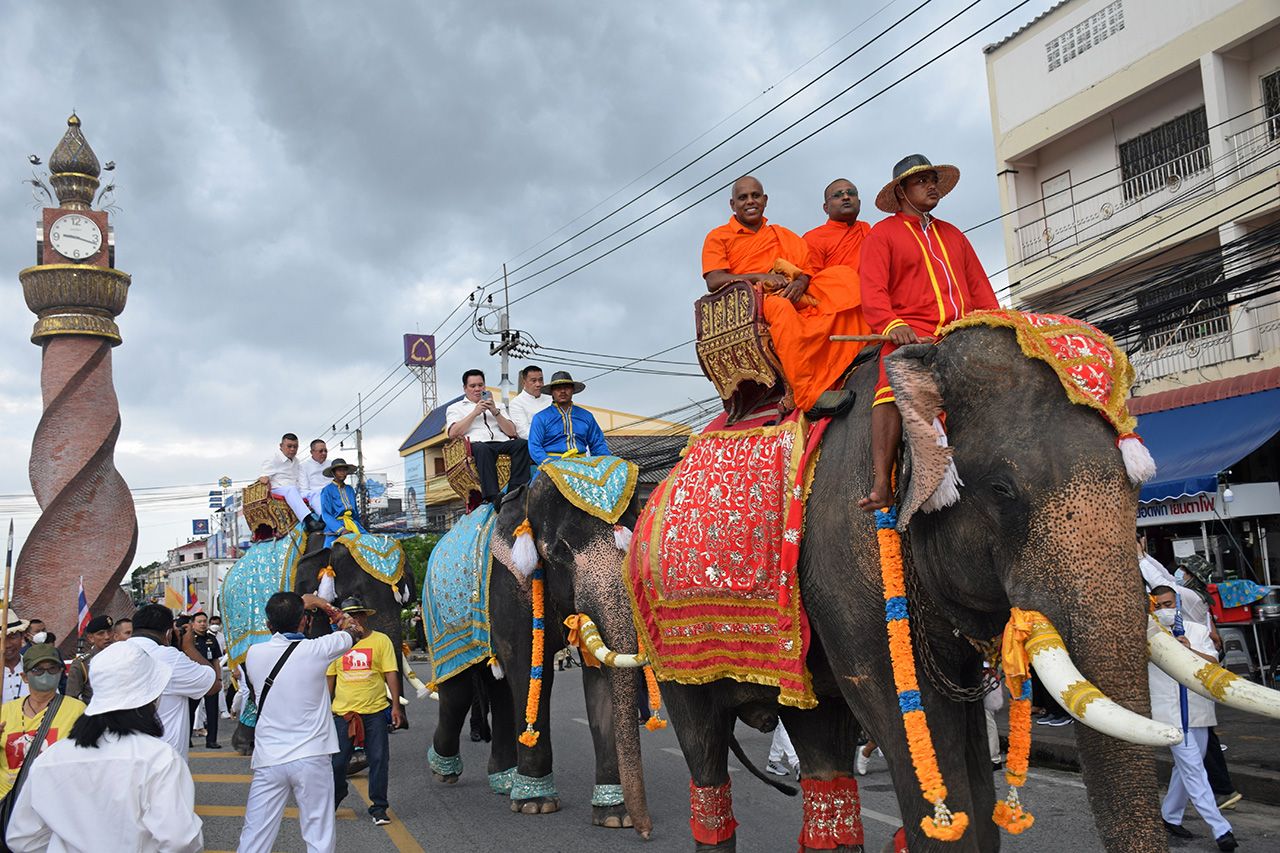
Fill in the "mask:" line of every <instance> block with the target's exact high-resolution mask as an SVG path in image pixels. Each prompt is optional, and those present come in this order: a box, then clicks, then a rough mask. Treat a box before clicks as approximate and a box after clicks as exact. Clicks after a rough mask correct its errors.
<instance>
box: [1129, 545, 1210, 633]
mask: <svg viewBox="0 0 1280 853" xmlns="http://www.w3.org/2000/svg"><path fill="white" fill-rule="evenodd" d="M1138 570H1139V571H1141V572H1142V580H1143V582H1144V583H1145V584H1146V585H1147V589H1155V588H1156V587H1158V586H1167V587H1172V588H1173V591H1174V592H1175V593H1177V594H1178V596H1179V597H1180V598H1181V599H1182V615H1183V616H1185V617H1186V618H1188V619H1192V620H1194V621H1196V622H1199V623H1200V624H1201V625H1204V626H1205V627H1206V628H1208V629H1209V630H1210V631H1212V630H1213V622H1212V618H1211V617H1210V615H1209V605H1208V604H1206V603H1205V600H1204V599H1203V598H1201V597H1200V596H1199V595H1198V594H1196V593H1195V592H1194V591H1193V590H1191V589H1188V588H1187V587H1185V586H1183V585H1182V584H1180V583H1178V582H1177V581H1176V580H1174V577H1173V575H1171V574H1169V570H1168V569H1166V568H1165V567H1164V566H1162V565H1161V564H1160V561H1159V560H1157V559H1156V558H1155V557H1153V556H1151V554H1149V553H1148V552H1147V534H1145V533H1143V532H1142V531H1141V530H1139V531H1138Z"/></svg>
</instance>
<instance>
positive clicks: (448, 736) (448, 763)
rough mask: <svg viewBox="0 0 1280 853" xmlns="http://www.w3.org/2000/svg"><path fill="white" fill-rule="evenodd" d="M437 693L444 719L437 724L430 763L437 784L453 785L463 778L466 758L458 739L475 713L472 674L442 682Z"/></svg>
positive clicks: (430, 753)
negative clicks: (468, 719) (468, 718)
mask: <svg viewBox="0 0 1280 853" xmlns="http://www.w3.org/2000/svg"><path fill="white" fill-rule="evenodd" d="M437 692H438V693H439V695H440V717H439V719H438V720H437V722H436V731H435V735H434V736H433V737H432V739H431V749H430V750H429V751H428V753H427V761H428V763H429V764H430V765H431V775H432V776H434V777H435V779H436V781H438V782H444V783H446V784H449V785H452V784H454V783H455V782H457V781H458V777H459V776H461V775H462V755H461V752H460V750H459V745H458V739H459V736H460V735H461V734H462V724H463V721H464V720H465V719H466V717H467V711H469V710H471V693H472V686H471V678H470V675H469V673H465V672H461V673H458V674H457V675H455V676H454V677H453V678H450V679H449V680H447V681H444V682H442V683H441V684H440V685H439V686H438V687H437Z"/></svg>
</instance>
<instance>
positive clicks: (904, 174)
mask: <svg viewBox="0 0 1280 853" xmlns="http://www.w3.org/2000/svg"><path fill="white" fill-rule="evenodd" d="M920 172H937V173H938V196H939V197H940V198H942V197H945V196H946V194H947V193H949V192H951V191H952V190H953V189H955V188H956V184H958V183H960V170H959V169H957V168H956V167H955V166H949V165H945V164H939V165H937V166H935V165H933V164H932V163H930V162H929V158H928V157H926V156H924V155H923V154H908V155H907V156H906V157H903V158H902V159H901V160H899V161H898V162H897V164H896V165H894V167H893V180H891V181H889V183H887V184H885V185H884V189H882V190H880V192H879V193H877V194H876V207H878V208H880V209H881V210H883V211H884V212H885V213H897V212H898V211H899V210H901V209H902V206H901V205H900V204H898V197H897V195H895V194H894V192H893V188H894V187H896V186H897V185H898V184H900V183H902V182H903V181H904V180H906V179H907V178H909V177H911V176H912V175H915V174H919V173H920Z"/></svg>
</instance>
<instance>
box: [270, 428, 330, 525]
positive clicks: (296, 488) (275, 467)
mask: <svg viewBox="0 0 1280 853" xmlns="http://www.w3.org/2000/svg"><path fill="white" fill-rule="evenodd" d="M300 465H301V463H300V462H299V461H298V437H297V436H296V435H294V434H293V433H291V432H286V433H285V434H284V435H282V436H280V447H279V449H277V450H276V452H275V453H273V454H271V458H270V459H267V460H266V461H264V462H263V463H262V476H261V477H259V478H258V482H259V483H264V484H267V485H270V486H271V494H273V495H275V496H276V497H278V498H284V501H285V503H287V504H288V505H289V509H291V510H293V514H294V515H295V516H297V519H298V521H305V520H307V519H308V518H309V517H310V516H311V515H312V512H311V507H310V506H308V505H307V501H306V499H305V498H304V497H303V496H302V488H301V483H302V469H301V467H300ZM315 517H316V521H317V522H319V519H320V514H319V513H316V514H315Z"/></svg>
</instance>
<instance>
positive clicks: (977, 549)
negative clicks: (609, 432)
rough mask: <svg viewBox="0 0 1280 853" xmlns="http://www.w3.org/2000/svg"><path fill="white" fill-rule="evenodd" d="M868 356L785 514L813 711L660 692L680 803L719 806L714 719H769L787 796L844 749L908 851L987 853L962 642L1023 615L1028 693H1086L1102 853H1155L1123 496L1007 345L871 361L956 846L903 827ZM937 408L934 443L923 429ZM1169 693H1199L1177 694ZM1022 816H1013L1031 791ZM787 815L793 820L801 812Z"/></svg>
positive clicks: (903, 758) (1056, 391)
mask: <svg viewBox="0 0 1280 853" xmlns="http://www.w3.org/2000/svg"><path fill="white" fill-rule="evenodd" d="M875 356H876V354H875V352H874V350H873V351H870V352H865V353H864V354H862V356H861V357H860V358H859V361H858V363H857V364H858V366H857V367H856V369H855V370H854V371H853V372H852V374H851V375H850V376H849V377H848V379H847V380H846V383H845V388H846V389H847V390H849V391H851V392H852V394H853V398H854V403H853V407H852V409H851V410H850V411H849V412H848V413H847V414H846V415H844V416H843V417H838V418H836V419H834V420H833V421H832V422H830V424H829V426H828V428H827V431H826V434H825V437H824V440H823V445H822V452H821V457H820V459H819V461H818V463H817V466H816V469H815V472H814V476H813V483H812V490H811V493H810V496H809V499H808V503H807V509H806V518H805V533H804V538H803V541H802V543H801V552H800V562H799V565H798V572H799V586H800V589H801V593H802V597H803V601H804V604H805V608H806V610H807V613H808V618H809V621H810V624H811V627H812V632H813V635H812V646H811V650H810V653H809V658H808V665H809V669H810V671H811V672H812V673H813V682H814V689H815V692H816V693H817V694H818V698H819V703H818V705H817V707H816V708H814V709H812V710H803V711H802V710H798V709H795V708H786V707H783V708H779V707H778V706H777V705H776V698H777V695H778V692H777V689H776V688H766V687H761V686H756V685H752V684H744V683H739V682H737V681H730V680H722V681H720V682H715V683H712V684H703V685H686V684H678V683H675V682H671V681H664V682H663V684H662V690H663V698H664V700H665V704H666V707H667V709H668V710H669V713H670V717H671V720H672V722H673V724H674V725H675V728H676V734H677V736H678V738H679V741H680V746H681V749H682V751H683V752H684V755H685V758H686V762H687V763H688V765H689V770H690V774H691V776H692V781H693V784H694V785H696V786H698V787H699V788H700V789H703V790H706V789H708V788H716V787H718V786H727V783H728V781H729V777H728V772H727V752H728V748H729V747H730V746H731V745H732V744H731V741H732V727H733V724H734V720H735V718H737V719H742V720H744V721H745V722H747V723H748V724H750V725H753V726H756V727H757V728H761V729H762V730H767V729H768V728H769V727H771V724H772V721H773V719H774V718H775V717H776V716H779V715H780V716H781V717H782V719H783V721H784V722H785V724H786V726H787V729H788V731H789V732H790V734H791V737H792V741H793V743H794V744H795V747H796V751H797V753H798V755H799V758H800V767H801V776H802V785H803V784H804V780H807V779H818V780H832V779H836V778H843V777H847V776H851V775H852V773H853V768H854V760H853V744H855V743H856V742H857V735H858V732H859V730H860V729H861V730H863V731H865V732H866V733H867V734H868V735H869V736H870V737H872V738H873V739H874V740H875V742H876V743H877V744H878V745H879V746H880V748H881V750H882V751H883V753H884V755H885V758H886V760H887V762H888V764H889V768H890V771H891V774H892V778H893V782H894V789H895V793H896V796H897V799H898V804H899V807H900V809H901V814H902V817H903V823H904V825H905V831H906V838H907V843H908V847H909V849H910V850H911V851H912V853H925V852H926V851H953V853H968V852H969V851H984V853H985V851H993V850H998V849H999V847H1000V836H999V834H998V830H997V827H996V825H995V823H994V822H993V821H992V819H991V817H990V816H991V815H992V813H993V809H994V807H995V805H996V796H995V786H994V781H993V779H992V772H991V764H990V758H989V756H988V753H987V748H986V741H985V738H986V735H985V720H984V714H983V709H982V703H981V701H980V697H981V695H982V693H983V686H982V669H981V664H982V660H983V654H982V653H981V652H980V651H979V645H981V644H980V643H979V642H978V641H986V640H990V638H993V637H997V636H999V635H1000V634H1001V632H1002V630H1003V629H1004V627H1005V625H1006V623H1007V622H1008V621H1009V618H1010V612H1011V608H1019V609H1020V610H1023V611H1038V612H1040V613H1042V614H1044V615H1045V616H1046V617H1047V618H1048V620H1049V621H1050V622H1052V624H1053V626H1054V627H1056V629H1057V631H1058V632H1059V633H1060V635H1061V640H1062V645H1063V646H1064V647H1065V649H1064V651H1063V653H1062V654H1061V655H1060V656H1058V657H1054V658H1053V659H1052V660H1050V657H1051V656H1049V655H1042V656H1036V655H1033V656H1032V664H1033V666H1034V667H1035V669H1036V672H1037V675H1038V676H1040V677H1041V678H1042V680H1043V681H1044V682H1045V684H1046V686H1048V687H1050V688H1051V689H1053V690H1054V691H1055V692H1058V691H1060V689H1062V688H1064V687H1065V686H1066V685H1067V684H1069V683H1072V682H1076V683H1079V682H1083V681H1084V679H1085V678H1087V679H1088V681H1089V682H1091V683H1092V685H1094V686H1096V688H1097V689H1098V690H1099V691H1101V694H1100V695H1097V696H1096V697H1095V699H1096V702H1095V704H1093V705H1091V706H1089V707H1088V708H1085V707H1084V706H1079V707H1077V708H1075V709H1072V708H1068V710H1069V711H1072V713H1073V715H1075V716H1076V717H1077V719H1078V720H1079V721H1081V722H1082V723H1084V725H1078V726H1076V727H1075V728H1076V733H1077V740H1078V743H1079V750H1080V755H1081V763H1082V765H1083V778H1084V782H1085V784H1086V786H1087V789H1088V796H1089V802H1090V806H1091V809H1092V811H1093V815H1094V820H1095V823H1096V826H1097V830H1098V834H1099V836H1100V838H1101V840H1102V843H1103V845H1104V846H1105V848H1106V849H1107V850H1108V851H1126V853H1153V851H1164V850H1166V849H1167V848H1166V838H1165V832H1164V829H1163V827H1162V825H1161V821H1160V814H1159V810H1158V802H1157V786H1156V776H1155V764H1154V758H1153V755H1152V752H1151V750H1150V749H1149V748H1148V747H1149V746H1151V745H1155V744H1160V743H1164V744H1168V743H1170V742H1171V741H1170V736H1171V735H1172V738H1173V739H1174V740H1176V738H1177V737H1179V736H1180V732H1177V731H1176V730H1171V728H1170V727H1164V726H1161V725H1159V724H1157V723H1154V722H1153V721H1151V720H1150V719H1145V717H1146V716H1147V715H1148V714H1149V712H1150V700H1149V696H1148V687H1147V684H1148V682H1147V663H1148V632H1149V631H1150V627H1149V626H1150V625H1151V624H1154V623H1152V621H1151V620H1150V618H1149V616H1148V604H1147V598H1146V596H1145V594H1144V591H1143V587H1142V582H1141V577H1140V575H1139V573H1138V571H1137V565H1136V563H1137V560H1136V556H1135V551H1134V529H1135V519H1136V512H1137V497H1138V495H1137V492H1138V489H1137V487H1136V486H1135V484H1134V482H1133V481H1132V480H1131V479H1130V476H1129V475H1128V473H1127V471H1126V467H1125V463H1124V459H1123V458H1122V453H1121V452H1120V450H1118V449H1117V444H1118V442H1117V432H1116V430H1115V429H1114V428H1113V427H1112V425H1111V424H1110V423H1108V422H1107V421H1106V420H1104V419H1103V418H1102V417H1101V416H1100V415H1099V414H1098V412H1097V411H1095V410H1093V409H1091V408H1090V407H1088V406H1085V405H1077V404H1076V403H1074V402H1072V401H1071V400H1070V399H1069V398H1068V396H1067V394H1066V393H1064V386H1063V384H1062V381H1061V380H1060V379H1059V377H1058V374H1056V373H1055V372H1054V370H1053V369H1052V368H1051V367H1050V366H1048V365H1047V364H1046V363H1044V362H1042V361H1039V360H1035V359H1032V358H1029V357H1027V356H1026V355H1024V353H1023V351H1022V349H1021V348H1020V346H1019V343H1018V341H1017V340H1016V339H1015V335H1014V333H1013V332H1011V331H1010V330H1009V329H1005V328H992V327H987V326H976V327H968V328H961V329H958V330H956V331H953V332H951V333H950V334H948V335H946V336H945V337H943V338H942V339H941V341H940V342H939V343H937V344H936V345H928V344H920V345H911V346H904V347H901V348H899V349H898V350H897V351H896V352H895V353H894V354H893V355H891V356H889V357H888V358H887V359H886V369H887V371H888V373H889V377H890V379H891V381H892V385H893V388H894V392H895V394H896V397H897V402H896V404H897V406H898V407H899V409H900V410H901V411H902V413H903V422H904V424H905V425H906V427H905V429H904V445H905V447H904V464H903V465H902V467H901V469H900V477H899V481H898V484H897V498H898V505H899V507H900V511H901V514H900V515H899V517H898V520H897V521H898V529H899V530H900V531H903V532H902V546H903V552H904V557H905V560H904V564H905V567H906V568H905V576H906V588H907V591H908V593H909V599H910V604H909V612H910V625H911V633H912V636H913V653H914V654H913V657H914V661H915V666H916V669H917V671H918V672H920V673H921V677H920V678H919V685H918V686H919V700H920V703H921V704H922V706H923V708H924V709H925V711H926V712H927V720H928V723H927V725H928V728H929V730H930V731H931V734H932V740H933V743H934V744H935V745H937V746H938V749H937V764H938V767H939V768H940V771H941V776H942V779H943V780H944V782H945V785H946V788H947V792H948V793H947V795H946V798H945V801H946V805H947V807H949V808H950V809H951V810H952V811H953V812H960V811H963V812H965V813H966V814H967V815H968V816H969V820H970V826H969V828H968V830H967V831H965V832H964V833H963V834H962V835H961V836H960V837H959V838H958V839H956V840H952V841H940V840H935V839H934V838H931V837H928V836H927V835H925V834H924V832H923V830H922V828H921V821H922V820H923V819H925V818H930V817H932V816H933V815H934V813H935V811H934V804H932V803H929V802H927V801H926V800H925V799H924V797H923V796H922V794H921V789H920V787H919V785H918V783H917V779H916V773H915V770H914V769H913V763H912V756H911V752H910V749H909V747H908V740H907V736H906V733H905V730H904V723H903V717H902V713H903V711H902V710H900V705H899V693H898V689H897V687H896V686H895V680H894V673H893V669H892V665H891V662H890V655H889V653H888V652H889V649H888V640H887V636H886V612H887V608H886V600H885V596H886V593H885V588H884V583H883V580H882V575H881V563H880V556H879V546H878V539H877V533H876V528H875V525H876V521H875V519H874V518H873V516H872V515H871V514H869V513H865V512H864V511H863V510H861V509H860V508H859V507H858V505H857V500H858V498H861V497H863V496H865V495H867V494H868V492H869V491H870V489H871V484H872V466H871V444H870V420H871V404H872V400H873V397H874V393H873V392H874V389H875V385H876V381H877V371H876V362H875ZM939 408H940V409H941V410H942V411H943V412H945V419H946V437H945V440H940V439H939V436H938V434H937V432H936V431H935V428H934V426H933V419H934V418H935V417H936V416H937V415H938V409H939ZM948 444H949V445H950V446H949V447H948V446H947V445H948ZM949 461H954V466H955V471H956V472H957V473H958V475H959V478H958V483H957V485H958V486H959V490H958V498H956V499H955V500H954V503H952V504H951V505H949V506H945V507H943V508H938V509H932V508H931V509H932V511H922V505H923V506H925V507H928V506H929V503H930V501H929V500H927V499H930V498H931V497H935V496H936V495H935V493H937V492H938V490H939V486H940V485H941V484H942V483H943V481H944V480H945V478H946V472H947V470H948V467H949V466H948V462H949ZM617 564H618V561H617V559H616V558H615V559H614V561H613V563H612V566H611V567H609V568H604V567H597V571H598V572H599V573H600V574H601V575H612V576H613V577H615V578H616V577H618V576H619V575H618V572H617ZM588 612H590V611H588ZM1156 633H1157V636H1155V637H1154V638H1153V639H1152V641H1151V648H1152V660H1153V662H1155V663H1156V665H1158V666H1161V667H1162V668H1164V669H1165V670H1166V671H1168V672H1169V673H1170V674H1171V675H1174V677H1178V676H1177V675H1176V674H1175V669H1177V668H1178V666H1170V665H1168V661H1167V660H1165V661H1163V662H1162V660H1161V658H1160V657H1158V656H1156V654H1155V649H1156V647H1157V645H1160V644H1159V643H1157V640H1158V639H1159V637H1158V633H1159V632H1158V631H1157V632H1156ZM1173 645H1175V646H1176V645H1177V644H1176V643H1175V644H1173ZM626 648H628V649H629V648H630V647H629V646H628V647H626ZM1162 648H1164V649H1165V651H1164V652H1163V653H1162V654H1164V655H1165V657H1166V658H1168V657H1170V656H1173V655H1177V654H1179V653H1178V652H1177V651H1176V650H1169V649H1168V648H1167V644H1163V645H1162ZM1178 648H1179V649H1180V648H1181V647H1178ZM1064 660H1065V662H1063V661H1064ZM1180 660H1182V659H1181V658H1180ZM1179 665H1182V666H1183V667H1184V669H1185V668H1186V667H1188V666H1189V667H1190V669H1187V670H1186V671H1187V672H1190V671H1192V670H1194V669H1196V666H1198V665H1191V664H1189V663H1187V662H1186V661H1185V660H1182V663H1181V664H1179ZM1077 667H1078V670H1077ZM1081 673H1083V675H1081ZM1183 683H1184V684H1187V686H1188V687H1191V688H1192V689H1197V691H1198V692H1201V693H1204V692H1206V691H1205V689H1204V687H1203V686H1200V687H1197V686H1196V685H1195V683H1194V681H1193V680H1184V681H1183ZM1237 687H1238V690H1237V692H1239V693H1245V692H1249V697H1248V699H1249V701H1243V700H1242V701H1240V702H1239V703H1235V702H1229V703H1228V704H1236V707H1243V708H1245V709H1247V710H1255V711H1262V712H1264V713H1267V714H1269V715H1272V716H1275V715H1277V708H1280V705H1277V703H1276V694H1274V693H1273V692H1272V691H1266V690H1265V689H1263V688H1260V687H1257V686H1256V685H1247V684H1244V683H1241V684H1239V685H1237ZM1257 691H1262V692H1261V693H1258V692H1257ZM1263 694H1270V695H1263ZM838 697H842V698H843V701H840V700H839V698H838ZM1107 698H1109V699H1110V700H1112V702H1114V703H1116V704H1112V702H1106V701H1105V699H1107ZM1220 701H1221V700H1220ZM902 707H905V706H902ZM1104 710H1105V713H1104ZM1095 712H1096V713H1095ZM1091 727H1096V729H1095V728H1091ZM724 790H725V791H726V794H725V796H726V797H727V788H726V789H724ZM1024 797H1025V798H1026V799H1027V801H1028V807H1029V809H1030V810H1031V811H1034V800H1035V792H1034V789H1033V790H1032V791H1031V792H1029V793H1027V794H1024ZM697 805H698V802H697V799H696V797H695V798H694V806H695V807H696V806H697ZM704 805H705V804H704ZM721 805H722V806H723V807H724V808H725V809H728V803H723V804H721ZM808 806H809V802H808V800H806V814H808V811H809V808H808ZM695 814H696V811H695ZM721 816H722V817H727V820H722V821H721V823H720V824H719V825H720V826H722V827H727V831H726V832H725V833H723V834H724V835H725V836H726V837H724V838H723V839H721V840H719V841H718V842H717V843H715V844H704V843H702V842H698V843H697V847H696V849H698V850H717V851H730V850H734V849H736V831H735V830H733V826H734V823H733V819H732V814H731V811H727V812H726V811H723V810H722V812H721ZM1033 831H1034V830H1033ZM801 837H802V842H803V839H804V835H803V834H802V836H801ZM837 849H844V850H855V849H860V848H859V847H857V846H856V845H854V844H847V845H846V846H845V847H842V848H837Z"/></svg>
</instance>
